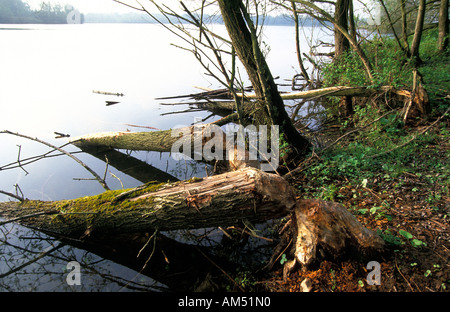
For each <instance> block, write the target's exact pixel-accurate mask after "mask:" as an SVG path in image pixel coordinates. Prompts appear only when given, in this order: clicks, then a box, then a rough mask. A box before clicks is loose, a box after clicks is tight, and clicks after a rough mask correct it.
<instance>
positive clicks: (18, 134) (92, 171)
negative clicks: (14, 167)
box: [0, 130, 109, 191]
mask: <svg viewBox="0 0 450 312" xmlns="http://www.w3.org/2000/svg"><path fill="white" fill-rule="evenodd" d="M0 133H5V134H11V135H15V136H18V137H22V138H25V139H29V140H32V141H35V142H39V143H41V144H44V145H47V146H49V147H51V148H53V149H55V150H58V151H60V152H61V153H63V154H65V155H67V156H69V157H70V158H72V159H73V160H75V161H76V162H77V163H79V164H80V165H81V166H82V167H83V168H85V169H86V170H87V171H89V172H90V173H91V174H92V175H93V176H94V177H95V179H96V180H97V181H98V182H99V183H100V184H101V185H102V186H103V188H104V189H105V190H107V191H109V187H108V185H106V182H105V180H102V178H100V177H99V176H98V174H97V173H95V171H94V170H92V169H91V168H89V167H88V166H87V165H86V164H85V163H83V162H82V161H81V160H79V159H78V158H77V157H75V156H73V155H72V154H70V153H69V152H66V151H65V150H63V149H61V148H59V147H57V146H55V145H53V144H50V143H48V142H45V141H42V140H40V139H38V138H33V137H30V136H27V135H24V134H20V133H17V132H11V131H9V130H3V131H0Z"/></svg>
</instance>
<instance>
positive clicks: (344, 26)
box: [334, 0, 351, 58]
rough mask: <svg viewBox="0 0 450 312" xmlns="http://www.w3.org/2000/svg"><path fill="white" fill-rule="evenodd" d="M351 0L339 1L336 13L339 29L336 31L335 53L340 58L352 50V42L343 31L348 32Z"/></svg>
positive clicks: (335, 18) (336, 28)
mask: <svg viewBox="0 0 450 312" xmlns="http://www.w3.org/2000/svg"><path fill="white" fill-rule="evenodd" d="M350 2H351V0H337V1H336V5H335V11H334V20H335V23H336V24H337V25H339V28H338V27H335V29H334V53H335V57H336V58H339V57H340V56H342V55H343V54H344V53H345V52H347V51H348V50H349V48H350V42H349V40H348V39H347V38H346V37H345V35H344V34H343V32H342V30H344V31H346V32H348V17H349V6H350Z"/></svg>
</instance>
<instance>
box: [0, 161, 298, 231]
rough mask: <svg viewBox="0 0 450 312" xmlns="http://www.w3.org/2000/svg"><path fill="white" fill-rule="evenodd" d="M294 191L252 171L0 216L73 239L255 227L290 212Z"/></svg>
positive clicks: (13, 209)
mask: <svg viewBox="0 0 450 312" xmlns="http://www.w3.org/2000/svg"><path fill="white" fill-rule="evenodd" d="M294 205H295V193H294V191H293V190H292V189H291V187H290V186H289V184H288V183H287V182H286V180H284V179H283V178H281V177H280V176H278V175H275V174H269V173H265V172H262V171H259V170H256V169H253V168H245V169H242V170H238V171H234V172H230V173H226V174H221V175H216V176H212V177H208V178H204V179H192V180H190V181H185V182H177V183H174V184H164V183H162V184H151V183H150V184H147V185H144V186H142V187H140V188H136V189H132V190H128V191H124V190H118V191H107V192H105V193H102V194H100V195H97V196H91V197H83V198H79V199H74V200H63V201H54V202H43V201H32V200H27V201H24V202H20V203H17V202H8V203H0V215H1V216H2V217H3V218H6V219H13V221H14V220H15V221H17V222H20V223H21V224H23V225H24V226H29V227H32V228H36V229H38V230H40V231H43V232H47V233H55V234H59V235H63V236H67V237H71V238H79V237H82V236H95V235H108V234H115V235H118V234H121V233H143V232H151V231H152V230H153V231H154V230H155V229H158V230H160V231H169V230H179V229H195V228H207V227H217V226H229V225H240V226H242V224H241V223H242V221H243V220H246V221H248V222H250V223H259V222H263V221H266V220H269V219H274V218H279V217H283V216H286V215H288V214H289V212H290V211H291V209H292V207H293V206H294ZM0 224H1V223H0Z"/></svg>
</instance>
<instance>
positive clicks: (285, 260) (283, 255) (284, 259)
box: [280, 254, 287, 265]
mask: <svg viewBox="0 0 450 312" xmlns="http://www.w3.org/2000/svg"><path fill="white" fill-rule="evenodd" d="M285 262H287V258H286V254H282V255H281V260H280V264H281V265H283V264H284V263H285Z"/></svg>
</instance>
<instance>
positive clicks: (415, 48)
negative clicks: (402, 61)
mask: <svg viewBox="0 0 450 312" xmlns="http://www.w3.org/2000/svg"><path fill="white" fill-rule="evenodd" d="M425 7H426V0H420V1H419V9H418V11H417V19H416V27H415V29H414V38H413V41H412V44H411V58H412V61H413V63H414V64H419V63H421V60H420V56H419V47H420V40H421V39H422V31H423V23H424V20H425Z"/></svg>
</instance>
